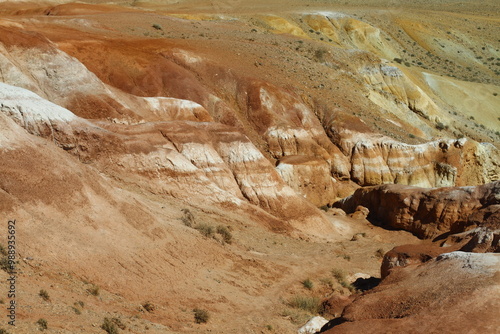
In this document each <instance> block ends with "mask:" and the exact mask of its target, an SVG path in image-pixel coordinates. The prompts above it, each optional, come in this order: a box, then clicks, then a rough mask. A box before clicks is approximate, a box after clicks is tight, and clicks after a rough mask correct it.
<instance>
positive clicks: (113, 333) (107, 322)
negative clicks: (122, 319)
mask: <svg viewBox="0 0 500 334" xmlns="http://www.w3.org/2000/svg"><path fill="white" fill-rule="evenodd" d="M101 328H102V329H104V330H105V331H106V333H108V334H118V328H117V327H116V325H115V323H114V322H113V320H111V319H109V318H104V322H103V323H102V325H101Z"/></svg>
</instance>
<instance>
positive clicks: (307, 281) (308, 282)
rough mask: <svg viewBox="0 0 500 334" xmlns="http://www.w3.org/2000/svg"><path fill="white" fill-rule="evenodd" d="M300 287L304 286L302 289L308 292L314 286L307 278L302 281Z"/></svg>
mask: <svg viewBox="0 0 500 334" xmlns="http://www.w3.org/2000/svg"><path fill="white" fill-rule="evenodd" d="M302 285H303V286H304V288H306V289H309V290H312V288H313V286H314V284H313V282H312V281H311V280H310V279H309V278H308V279H306V280H304V281H302Z"/></svg>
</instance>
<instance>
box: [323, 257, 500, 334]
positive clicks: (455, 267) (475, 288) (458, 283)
mask: <svg viewBox="0 0 500 334" xmlns="http://www.w3.org/2000/svg"><path fill="white" fill-rule="evenodd" d="M499 268H500V254H491V253H481V254H478V253H465V252H452V253H446V254H442V255H440V256H438V257H437V258H436V259H435V260H429V261H427V262H426V263H424V264H422V265H420V266H408V267H406V268H401V269H400V270H398V271H394V272H393V273H391V275H389V276H388V277H386V278H385V279H384V280H383V281H382V283H381V284H380V285H379V286H377V287H376V288H374V289H373V290H370V291H368V292H366V293H364V294H363V295H361V296H360V297H358V298H357V299H356V300H355V301H354V302H353V303H352V304H350V305H349V306H347V308H346V309H345V310H344V313H343V314H342V317H341V318H340V319H334V320H333V321H332V322H333V324H332V325H334V326H333V328H331V329H329V330H326V331H324V333H328V334H344V333H371V334H375V333H494V332H496V330H497V328H499V326H500V318H499V317H498V309H499V307H500V299H499V298H498V296H499V289H500V283H499V280H498V275H499ZM465 315H466V316H465Z"/></svg>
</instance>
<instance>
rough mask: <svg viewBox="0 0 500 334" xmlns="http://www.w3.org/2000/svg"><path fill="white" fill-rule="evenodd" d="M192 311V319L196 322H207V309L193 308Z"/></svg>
mask: <svg viewBox="0 0 500 334" xmlns="http://www.w3.org/2000/svg"><path fill="white" fill-rule="evenodd" d="M193 312H194V321H195V322H196V323H197V324H204V323H207V322H208V320H209V319H210V314H209V313H208V311H207V310H203V309H199V308H195V309H194V310H193Z"/></svg>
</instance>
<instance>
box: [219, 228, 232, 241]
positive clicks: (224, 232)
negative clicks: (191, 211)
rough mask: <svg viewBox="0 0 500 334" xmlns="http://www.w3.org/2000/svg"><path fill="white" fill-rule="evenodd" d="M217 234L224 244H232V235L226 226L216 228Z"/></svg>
mask: <svg viewBox="0 0 500 334" xmlns="http://www.w3.org/2000/svg"><path fill="white" fill-rule="evenodd" d="M217 233H218V234H220V235H221V236H222V240H223V241H224V242H225V243H228V244H230V243H232V240H233V235H232V234H231V232H230V231H229V229H228V228H227V227H226V226H223V225H219V226H217Z"/></svg>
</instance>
